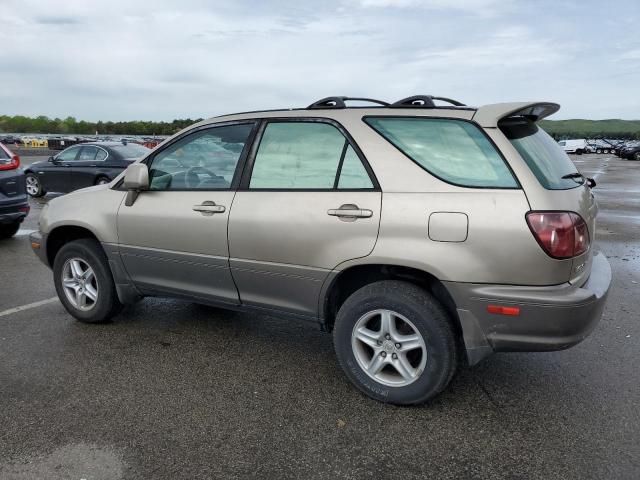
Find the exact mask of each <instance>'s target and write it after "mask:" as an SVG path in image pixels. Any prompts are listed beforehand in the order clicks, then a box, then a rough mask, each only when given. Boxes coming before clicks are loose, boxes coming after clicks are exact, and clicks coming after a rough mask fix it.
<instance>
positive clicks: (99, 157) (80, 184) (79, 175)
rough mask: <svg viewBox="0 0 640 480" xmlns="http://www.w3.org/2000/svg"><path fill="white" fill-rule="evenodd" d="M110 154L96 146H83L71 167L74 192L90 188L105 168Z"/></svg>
mask: <svg viewBox="0 0 640 480" xmlns="http://www.w3.org/2000/svg"><path fill="white" fill-rule="evenodd" d="M107 157H108V153H107V151H106V150H105V149H103V148H100V147H97V146H95V145H83V146H82V147H81V148H80V153H79V154H78V157H77V158H76V160H75V161H74V162H73V164H72V167H71V186H72V189H73V190H77V189H78V188H84V187H90V186H91V185H93V184H94V183H95V180H96V177H97V175H98V174H99V172H100V170H101V169H102V167H103V166H104V163H105V159H106V158H107Z"/></svg>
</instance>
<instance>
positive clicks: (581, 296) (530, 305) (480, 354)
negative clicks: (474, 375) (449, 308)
mask: <svg viewBox="0 0 640 480" xmlns="http://www.w3.org/2000/svg"><path fill="white" fill-rule="evenodd" d="M445 285H446V287H447V288H448V289H449V292H450V293H451V295H452V296H453V298H454V300H455V302H456V305H457V310H458V315H459V317H460V322H461V325H462V330H463V335H464V341H465V345H466V347H467V356H468V359H469V363H470V364H475V363H477V362H478V361H480V360H481V359H482V358H484V357H485V356H487V355H489V354H491V353H493V352H514V351H520V352H523V351H524V352H540V351H551V350H563V349H565V348H569V347H571V346H573V345H575V344H577V343H579V342H581V341H582V340H584V339H585V338H586V337H587V336H588V335H589V334H590V333H591V332H592V331H593V329H594V328H595V326H596V325H597V324H598V321H599V320H600V317H601V316H602V311H603V309H604V305H605V301H606V298H607V294H608V292H609V287H610V285H611V267H610V266H609V262H608V261H607V259H606V257H605V256H604V255H603V254H601V253H598V254H596V255H594V257H593V263H592V266H591V275H590V276H589V279H588V280H587V282H586V283H585V284H584V285H582V286H581V287H578V286H576V285H571V284H569V283H565V284H562V285H556V286H551V287H522V286H512V285H482V284H464V283H454V282H445ZM488 305H500V306H513V307H519V309H520V310H519V312H520V313H519V315H517V316H505V315H499V314H493V313H489V312H488V311H487V307H488Z"/></svg>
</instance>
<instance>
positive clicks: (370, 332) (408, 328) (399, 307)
mask: <svg viewBox="0 0 640 480" xmlns="http://www.w3.org/2000/svg"><path fill="white" fill-rule="evenodd" d="M333 339H334V345H335V350H336V355H337V357H338V361H339V362H340V365H341V366H342V368H343V370H344V372H345V373H346V375H347V377H348V378H349V380H351V382H352V383H353V384H354V385H355V386H356V387H358V388H359V389H360V390H361V391H363V392H364V393H365V394H367V395H368V396H369V397H371V398H374V399H376V400H380V401H382V402H388V403H394V404H398V405H411V404H417V403H423V402H426V401H427V400H429V399H431V398H433V397H434V396H436V395H437V394H438V393H440V392H441V391H442V390H443V389H444V388H445V387H446V386H447V384H448V383H449V381H450V380H451V378H452V376H453V374H454V372H455V368H456V361H457V358H456V352H457V350H456V341H455V334H454V331H453V327H452V325H451V322H450V321H449V318H448V316H447V313H446V311H445V310H444V308H443V307H442V306H441V305H440V304H439V303H438V301H437V300H436V299H435V298H433V296H431V295H430V294H429V293H428V292H426V291H425V290H423V289H421V288H419V287H417V286H415V285H413V284H411V283H407V282H402V281H396V280H386V281H381V282H376V283H373V284H370V285H367V286H365V287H363V288H361V289H360V290H358V291H356V292H355V293H354V294H352V295H351V296H350V297H349V298H348V299H347V300H346V301H345V303H344V304H343V305H342V307H341V308H340V311H339V312H338V316H337V317H336V322H335V329H334V333H333Z"/></svg>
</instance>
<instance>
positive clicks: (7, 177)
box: [0, 143, 29, 239]
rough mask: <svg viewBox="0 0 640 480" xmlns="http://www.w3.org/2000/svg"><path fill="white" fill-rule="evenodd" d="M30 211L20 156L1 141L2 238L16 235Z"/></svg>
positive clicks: (0, 194)
mask: <svg viewBox="0 0 640 480" xmlns="http://www.w3.org/2000/svg"><path fill="white" fill-rule="evenodd" d="M28 213H29V203H28V200H27V191H26V188H25V182H24V172H23V171H22V169H21V168H20V157H18V155H15V154H14V153H13V152H11V150H9V149H8V148H7V147H5V146H4V145H3V144H1V143H0V239H3V238H9V237H12V236H13V235H15V234H16V232H17V231H18V229H19V228H20V224H21V223H22V221H23V220H24V218H25V217H26V216H27V214H28Z"/></svg>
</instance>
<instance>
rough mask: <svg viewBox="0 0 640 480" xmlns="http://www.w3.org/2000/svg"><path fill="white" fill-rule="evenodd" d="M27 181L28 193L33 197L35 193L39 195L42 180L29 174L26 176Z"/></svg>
mask: <svg viewBox="0 0 640 480" xmlns="http://www.w3.org/2000/svg"><path fill="white" fill-rule="evenodd" d="M26 182H27V193H28V194H29V195H31V196H32V197H33V196H34V195H38V192H39V191H40V182H38V179H37V178H36V177H34V176H31V175H28V176H27V178H26Z"/></svg>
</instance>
